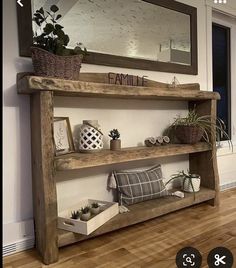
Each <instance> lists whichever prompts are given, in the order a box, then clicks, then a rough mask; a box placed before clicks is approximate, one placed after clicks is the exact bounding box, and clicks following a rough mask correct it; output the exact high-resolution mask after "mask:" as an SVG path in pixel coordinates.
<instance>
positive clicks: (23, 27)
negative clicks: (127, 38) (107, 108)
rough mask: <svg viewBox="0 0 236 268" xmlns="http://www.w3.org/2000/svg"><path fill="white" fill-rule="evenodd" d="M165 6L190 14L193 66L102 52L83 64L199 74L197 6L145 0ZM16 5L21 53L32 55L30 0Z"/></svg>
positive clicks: (90, 56)
mask: <svg viewBox="0 0 236 268" xmlns="http://www.w3.org/2000/svg"><path fill="white" fill-rule="evenodd" d="M143 1H144V2H148V3H151V4H155V5H158V6H161V7H164V8H168V9H171V10H174V11H178V12H181V13H184V14H186V15H189V16H190V35H191V65H183V64H178V63H169V62H161V61H152V60H145V59H135V58H130V57H123V56H115V55H108V54H103V53H95V52H89V56H86V58H85V59H84V60H83V62H84V63H89V64H98V65H105V66H113V67H122V68H132V69H142V70H150V71H160V72H170V73H182V74H192V75H197V74H198V55H197V9H196V8H195V7H192V6H189V5H186V4H183V3H179V2H176V1H174V0H143ZM16 5H17V18H18V35H19V54H20V56H23V57H30V56H31V53H30V47H31V45H32V11H31V0H28V1H25V3H24V7H21V6H20V5H18V4H16Z"/></svg>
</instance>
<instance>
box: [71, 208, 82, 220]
mask: <svg viewBox="0 0 236 268" xmlns="http://www.w3.org/2000/svg"><path fill="white" fill-rule="evenodd" d="M79 216H80V213H79V211H78V210H76V211H72V212H71V219H74V220H77V219H79Z"/></svg>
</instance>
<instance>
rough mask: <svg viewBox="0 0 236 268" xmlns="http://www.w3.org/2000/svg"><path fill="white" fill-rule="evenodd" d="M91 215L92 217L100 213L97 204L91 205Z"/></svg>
mask: <svg viewBox="0 0 236 268" xmlns="http://www.w3.org/2000/svg"><path fill="white" fill-rule="evenodd" d="M90 210H91V213H92V214H94V215H97V214H98V213H99V212H100V206H99V204H98V203H97V202H94V203H92V204H91V208H90Z"/></svg>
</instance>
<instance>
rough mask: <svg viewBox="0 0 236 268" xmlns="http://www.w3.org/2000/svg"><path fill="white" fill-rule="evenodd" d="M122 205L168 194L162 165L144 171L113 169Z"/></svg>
mask: <svg viewBox="0 0 236 268" xmlns="http://www.w3.org/2000/svg"><path fill="white" fill-rule="evenodd" d="M113 173H114V177H115V179H116V184H117V188H118V193H119V203H120V205H132V204H135V203H139V202H142V201H145V200H150V199H154V198H158V197H162V196H166V195H168V191H167V190H166V188H165V185H164V183H163V180H162V171H161V165H157V166H154V167H152V168H150V169H147V170H144V171H113Z"/></svg>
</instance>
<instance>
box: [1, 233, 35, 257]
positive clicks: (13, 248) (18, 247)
mask: <svg viewBox="0 0 236 268" xmlns="http://www.w3.org/2000/svg"><path fill="white" fill-rule="evenodd" d="M34 247H35V239H34V237H29V238H26V239H23V240H21V241H17V242H15V243H12V244H9V245H5V246H3V249H2V255H3V257H5V256H8V255H11V254H14V253H17V252H20V251H24V250H27V249H30V248H34Z"/></svg>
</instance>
